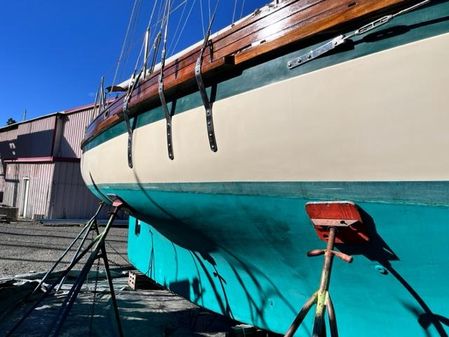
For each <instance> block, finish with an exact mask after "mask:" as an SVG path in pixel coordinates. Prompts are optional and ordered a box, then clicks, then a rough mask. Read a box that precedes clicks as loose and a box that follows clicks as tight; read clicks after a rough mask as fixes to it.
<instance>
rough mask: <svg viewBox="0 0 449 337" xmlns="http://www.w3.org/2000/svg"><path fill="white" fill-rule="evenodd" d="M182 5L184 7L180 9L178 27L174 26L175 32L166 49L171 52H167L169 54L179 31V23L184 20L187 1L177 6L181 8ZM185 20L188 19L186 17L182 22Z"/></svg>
mask: <svg viewBox="0 0 449 337" xmlns="http://www.w3.org/2000/svg"><path fill="white" fill-rule="evenodd" d="M182 5H184V6H183V8H182V12H181V16H180V17H179V20H178V25H177V26H176V29H175V32H174V34H173V35H172V37H173V39H172V41H171V42H170V46H169V47H168V49H169V50H170V51H171V52H169V54H172V51H173V49H172V48H173V43H174V42H175V40H174V38H175V37H176V36H178V33H179V29H180V27H181V23H182V22H183V19H184V13H185V11H186V8H187V0H184V1H182V2H181V4H180V5H179V6H182ZM187 19H188V17H187V18H186V19H185V20H184V22H186V21H187Z"/></svg>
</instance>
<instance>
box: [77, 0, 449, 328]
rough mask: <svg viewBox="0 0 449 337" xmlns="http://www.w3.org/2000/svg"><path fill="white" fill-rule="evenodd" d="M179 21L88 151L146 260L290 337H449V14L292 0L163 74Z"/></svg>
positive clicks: (144, 264) (219, 36) (96, 176)
mask: <svg viewBox="0 0 449 337" xmlns="http://www.w3.org/2000/svg"><path fill="white" fill-rule="evenodd" d="M172 6H173V4H170V1H167V3H166V5H165V8H164V11H163V16H162V19H161V27H160V31H159V34H158V35H157V37H156V38H154V41H149V39H146V43H145V48H144V49H145V51H146V52H145V60H144V62H143V65H142V68H141V69H139V70H138V71H137V72H135V73H134V74H133V76H132V77H131V78H130V79H129V80H127V81H125V82H123V83H121V84H119V85H115V86H112V87H111V88H109V90H111V91H117V90H122V91H123V92H122V93H121V94H120V95H119V96H118V97H117V98H116V99H114V100H112V101H111V100H107V99H104V95H103V93H101V95H100V96H101V97H100V99H99V100H98V102H99V103H98V110H99V115H98V117H97V118H96V119H95V120H94V121H93V122H92V123H91V125H90V126H89V127H88V129H87V132H86V136H85V139H84V141H83V143H82V149H83V155H82V161H81V170H82V175H83V178H84V181H85V183H86V185H87V186H88V187H89V189H90V190H91V191H92V193H94V194H95V195H96V196H97V197H98V198H100V199H102V200H103V201H105V202H109V203H111V202H113V201H114V200H115V199H120V200H121V201H122V202H123V203H124V204H125V205H126V206H127V208H128V209H129V210H130V212H131V218H130V226H129V239H128V256H129V259H130V261H131V263H132V264H133V265H134V266H135V267H136V268H137V269H138V270H140V271H141V272H142V273H144V274H145V275H147V276H149V277H151V278H152V279H154V280H155V281H156V282H158V283H160V284H163V285H164V286H166V287H167V288H169V289H171V290H172V291H174V292H176V293H178V294H180V295H182V296H184V297H186V298H187V299H189V300H190V301H192V302H194V303H196V304H198V305H200V306H203V307H205V308H208V309H209V310H212V311H214V312H217V313H220V314H223V315H226V316H228V317H230V318H232V319H235V320H237V321H240V322H243V323H246V324H250V325H252V326H255V327H258V328H260V329H264V330H267V331H272V332H275V333H279V334H287V335H289V336H292V335H295V336H310V335H314V336H323V334H324V333H325V332H323V331H325V329H330V330H331V332H332V336H336V333H337V327H338V331H339V332H340V334H341V335H343V336H346V337H355V336H447V335H448V333H449V327H448V323H449V305H448V303H449V293H448V290H447V280H448V276H449V254H448V244H447V240H448V239H447V238H448V236H449V156H448V155H447V151H448V148H449V132H448V125H449V110H448V107H449V95H448V93H447V92H448V89H447V88H448V84H449V67H448V60H449V1H430V0H427V1H405V0H382V1H373V0H357V1H353V0H338V1H335V0H334V1H331V0H283V1H282V0H275V1H273V2H271V3H269V4H267V5H265V6H263V7H261V8H259V9H257V10H255V11H254V12H253V13H251V14H250V15H248V16H246V17H244V18H242V19H240V20H239V21H236V22H235V23H233V24H231V25H230V26H228V27H226V28H224V29H221V30H220V31H218V32H217V33H212V32H211V29H210V27H211V25H209V28H208V31H207V32H206V34H205V37H204V39H203V40H202V41H199V42H198V43H197V44H194V45H193V46H191V47H189V48H187V49H185V50H183V51H181V52H179V53H177V54H175V55H173V56H171V57H166V49H167V48H166V40H167V22H168V16H169V14H170V9H171V8H172ZM217 15H219V13H218V14H217ZM152 46H153V47H154V46H158V47H160V48H161V50H162V51H161V52H160V57H159V61H158V62H157V64H155V62H153V63H152V62H151V57H150V56H149V55H151V50H157V48H153V49H152ZM148 51H150V52H148ZM343 233H349V234H348V236H345V235H346V234H343ZM331 238H332V242H331ZM326 245H327V246H326ZM323 254H324V256H325V261H327V262H328V263H327V265H326V263H325V264H324V266H323V259H322V258H320V257H318V256H317V255H320V256H323ZM331 256H335V257H340V258H341V259H338V258H336V259H334V260H333V261H332V260H330V259H331ZM351 260H352V263H346V262H350V261H351ZM320 280H321V281H320ZM323 280H324V283H323ZM318 288H319V289H320V290H319V291H318V292H317V291H316V290H317V289H318ZM321 290H325V292H321ZM330 297H332V302H331V301H330ZM312 307H313V308H314V307H316V308H317V311H316V313H315V314H314V313H313V311H314V309H313V308H312ZM311 308H312V309H311ZM318 308H320V310H321V311H320V310H318ZM323 309H325V310H324V311H323ZM319 311H320V312H319ZM320 315H321V316H320ZM327 316H328V317H329V323H326V324H324V323H323V320H324V318H323V317H327ZM337 318H338V324H337V323H336V322H337ZM317 322H318V323H317ZM320 326H321V328H320ZM320 329H321V330H320Z"/></svg>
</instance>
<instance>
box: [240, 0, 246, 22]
mask: <svg viewBox="0 0 449 337" xmlns="http://www.w3.org/2000/svg"><path fill="white" fill-rule="evenodd" d="M244 8H245V0H243V2H242V10H241V11H240V19H241V18H242V17H243V9H244Z"/></svg>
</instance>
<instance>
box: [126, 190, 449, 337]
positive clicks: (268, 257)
mask: <svg viewBox="0 0 449 337" xmlns="http://www.w3.org/2000/svg"><path fill="white" fill-rule="evenodd" d="M444 186H445V188H446V189H447V187H449V186H448V184H446V183H444ZM323 187H325V186H321V188H323ZM348 187H349V186H348ZM254 188H256V187H255V186H254ZM408 188H411V186H408ZM427 188H428V189H429V190H432V186H427ZM369 189H370V188H367V189H366V190H367V191H368V190H369ZM435 189H436V190H437V189H438V188H435ZM415 191H416V192H419V189H418V190H415ZM133 195H134V193H133ZM334 195H338V193H336V194H334ZM345 196H346V195H344V194H343V195H342V197H345ZM140 197H143V196H140ZM136 198H138V196H136ZM154 198H155V201H156V202H157V203H158V204H159V205H160V207H161V209H164V210H167V212H170V210H172V209H177V214H178V216H180V218H179V219H178V220H179V222H178V230H177V231H176V234H173V232H171V233H167V232H165V231H166V230H167V226H162V227H160V228H162V229H161V230H160V231H158V230H157V229H155V228H154V227H152V226H150V225H148V224H146V223H144V222H140V223H139V225H138V227H139V230H136V226H137V224H136V221H135V220H134V219H131V220H130V229H129V241H128V245H129V246H128V250H129V258H130V261H131V263H132V264H133V265H135V266H136V267H137V268H138V269H139V270H140V271H142V272H144V273H145V274H146V275H148V276H149V277H151V278H153V279H154V280H156V281H157V282H159V283H160V284H163V285H165V286H167V287H168V288H169V289H171V290H173V291H174V292H176V293H179V294H181V295H182V296H184V297H186V298H187V299H189V300H191V301H192V302H194V303H197V304H199V305H201V306H204V307H206V308H209V309H210V310H213V311H215V312H218V313H221V314H224V315H227V316H229V317H232V318H235V319H237V320H240V321H243V322H246V323H250V324H253V325H256V326H259V327H261V328H265V329H269V330H271V331H275V332H278V333H285V331H286V330H287V329H288V327H289V325H290V324H291V323H292V322H293V319H294V317H295V315H296V314H297V313H298V311H299V310H300V308H301V307H302V305H303V304H304V303H305V301H306V300H307V298H308V297H309V296H311V295H312V294H313V293H314V292H315V291H316V290H317V289H318V286H319V280H320V273H321V268H322V262H323V261H322V258H319V257H314V258H311V257H307V256H306V253H307V251H309V250H311V249H317V248H324V246H325V243H323V242H322V241H320V240H319V239H318V237H317V235H316V233H315V231H314V229H313V226H312V225H311V223H310V220H309V219H308V218H307V216H306V213H305V211H304V204H305V202H307V201H309V200H314V201H315V200H317V199H318V198H313V199H301V198H294V197H290V198H288V197H266V196H235V195H215V196H213V197H211V195H209V194H208V195H204V194H201V193H200V194H198V193H192V194H187V195H186V194H185V193H182V194H180V193H174V192H161V193H156V195H155V196H154ZM192 205H194V206H192ZM231 206H232V209H239V210H240V211H239V212H235V211H232V212H229V211H228V210H229V209H230V207H231ZM358 206H359V207H360V210H361V212H362V214H363V220H364V224H365V225H366V226H367V227H368V228H369V230H368V232H369V236H370V239H371V241H370V243H369V244H363V245H352V246H351V245H346V246H339V249H340V250H341V251H343V252H345V253H348V254H352V255H353V257H354V262H353V263H352V264H346V263H344V262H342V261H340V260H336V261H335V263H334V267H333V271H332V276H331V285H330V294H331V296H332V298H333V302H334V306H335V310H336V314H337V319H338V325H339V330H340V333H341V335H344V336H360V335H363V336H379V335H382V336H403V335H409V336H444V335H445V333H446V334H447V330H445V329H447V318H448V317H449V309H448V307H447V290H446V281H445V280H447V277H448V271H447V270H448V269H447V268H445V267H444V266H446V267H447V266H449V257H448V254H447V235H448V234H449V233H448V232H449V227H448V226H447V223H448V220H449V212H448V209H447V207H439V206H434V207H429V206H424V205H404V204H401V203H397V204H391V203H390V204H387V203H384V202H370V203H360V204H359V205H358ZM191 219H195V221H194V223H195V224H196V225H193V221H192V220H191ZM137 233H138V234H137ZM161 233H164V234H165V235H166V236H168V237H170V240H168V239H167V237H166V236H165V235H163V234H161ZM184 247H188V248H184ZM312 317H313V315H312V314H310V315H309V317H308V318H307V320H306V322H305V323H304V324H303V326H302V327H301V329H300V331H299V332H298V336H309V335H310V330H311V327H312V322H311V318H312ZM444 331H446V332H444Z"/></svg>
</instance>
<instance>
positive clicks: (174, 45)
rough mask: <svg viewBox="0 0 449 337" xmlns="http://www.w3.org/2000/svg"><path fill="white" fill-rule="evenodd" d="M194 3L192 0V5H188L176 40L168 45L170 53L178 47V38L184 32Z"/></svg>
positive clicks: (194, 0)
mask: <svg viewBox="0 0 449 337" xmlns="http://www.w3.org/2000/svg"><path fill="white" fill-rule="evenodd" d="M195 3H196V0H193V1H192V6H191V7H190V10H189V13H188V14H187V16H186V19H185V20H184V24H183V26H182V28H181V30H180V31H179V34H178V36H177V37H176V41H174V43H171V45H170V49H171V54H173V53H174V52H175V50H176V48H177V47H178V43H179V40H180V39H181V36H182V33H183V32H184V29H185V28H186V26H187V22H188V21H189V18H190V16H191V14H192V11H193V7H194V6H195ZM172 45H173V47H172Z"/></svg>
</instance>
